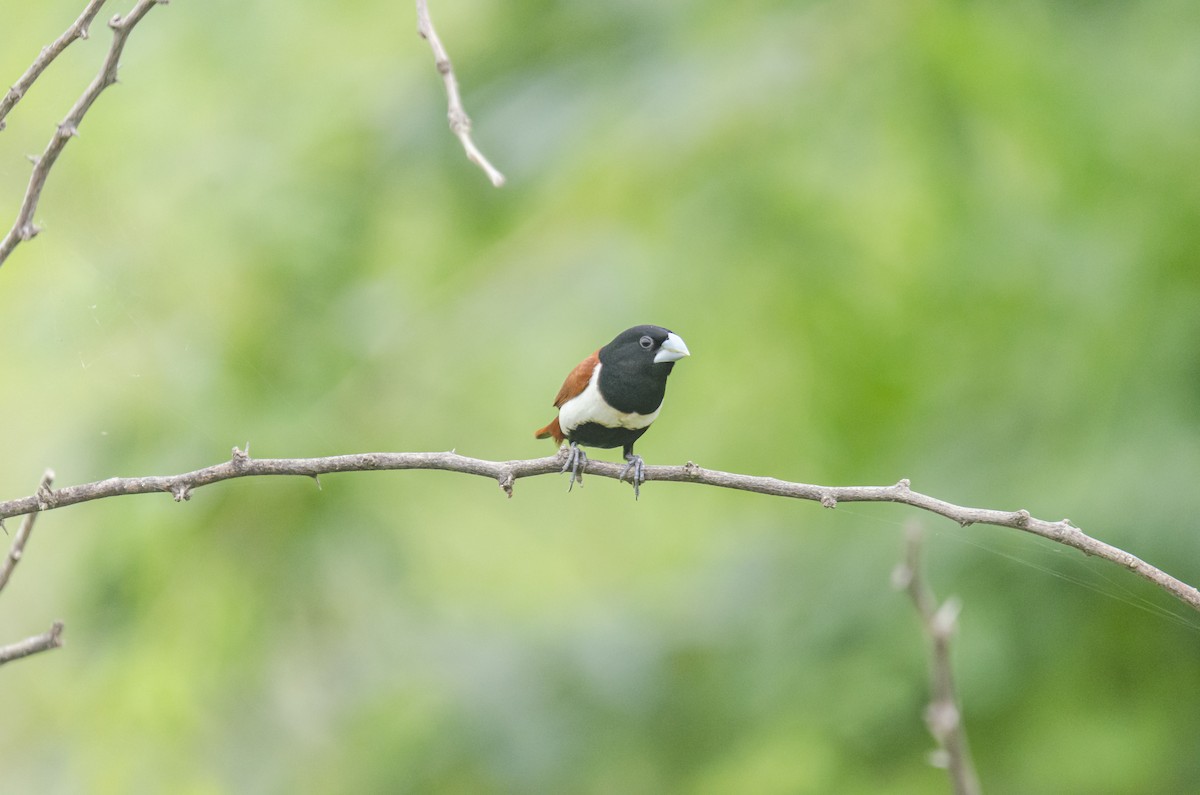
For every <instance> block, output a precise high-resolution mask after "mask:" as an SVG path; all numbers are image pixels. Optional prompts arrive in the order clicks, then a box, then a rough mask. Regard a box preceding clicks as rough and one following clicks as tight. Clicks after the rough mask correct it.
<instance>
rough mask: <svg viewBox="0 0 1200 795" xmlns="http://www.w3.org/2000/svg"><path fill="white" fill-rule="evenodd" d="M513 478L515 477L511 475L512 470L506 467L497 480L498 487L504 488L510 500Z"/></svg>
mask: <svg viewBox="0 0 1200 795" xmlns="http://www.w3.org/2000/svg"><path fill="white" fill-rule="evenodd" d="M515 480H516V478H515V477H513V471H512V470H511V469H508V470H505V471H504V473H503V474H502V475H501V476H500V477H499V479H498V481H497V482H498V483H499V484H500V488H502V489H504V493H505V494H507V495H508V498H509V499H510V500H511V499H512V495H513V481H515Z"/></svg>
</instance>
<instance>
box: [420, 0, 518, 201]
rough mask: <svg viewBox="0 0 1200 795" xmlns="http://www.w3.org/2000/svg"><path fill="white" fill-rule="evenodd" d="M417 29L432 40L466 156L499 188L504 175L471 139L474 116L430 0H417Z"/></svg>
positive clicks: (452, 121)
mask: <svg viewBox="0 0 1200 795" xmlns="http://www.w3.org/2000/svg"><path fill="white" fill-rule="evenodd" d="M417 33H419V34H420V35H421V38H423V39H425V40H426V41H428V42H429V46H430V48H431V49H432V50H433V60H434V64H435V65H436V66H437V70H438V74H440V75H441V76H442V82H444V83H445V84H446V97H447V99H448V100H449V103H450V107H449V110H448V112H447V113H446V117H447V118H448V119H449V121H450V130H451V131H452V132H453V133H454V134H455V135H456V136H458V140H459V142H460V143H462V147H463V151H464V152H466V153H467V159H468V160H470V161H471V162H472V163H474V164H475V165H477V166H479V167H480V168H481V169H483V173H485V174H487V177H488V179H490V180H491V181H492V184H493V185H495V186H496V187H497V188H499V187H500V186H501V185H503V184H504V175H503V174H501V173H500V172H499V171H498V170H497V169H496V167H495V166H493V165H492V164H491V163H490V162H489V161H488V159H487V158H486V157H484V156H483V152H480V151H479V147H477V146H476V145H475V142H474V141H473V140H471V117H470V116H468V115H467V111H466V108H464V107H463V102H462V96H461V95H460V94H459V93H458V78H456V77H455V76H454V66H453V65H451V63H450V55H449V53H447V52H446V48H445V47H443V46H442V40H441V39H440V38H438V35H437V31H436V30H434V27H433V20H432V19H430V17H429V0H417Z"/></svg>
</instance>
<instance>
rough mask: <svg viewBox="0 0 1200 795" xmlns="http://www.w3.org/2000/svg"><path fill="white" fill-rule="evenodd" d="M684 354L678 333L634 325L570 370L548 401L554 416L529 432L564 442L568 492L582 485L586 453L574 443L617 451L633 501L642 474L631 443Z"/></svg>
mask: <svg viewBox="0 0 1200 795" xmlns="http://www.w3.org/2000/svg"><path fill="white" fill-rule="evenodd" d="M690 355H691V354H690V352H689V351H688V348H687V345H685V344H684V342H683V340H682V339H681V338H680V337H679V335H678V334H675V333H674V332H672V331H668V330H667V329H665V328H662V327H661V326H634V327H633V328H631V329H626V330H625V331H622V332H621V333H620V334H618V335H617V336H616V338H615V339H613V341H612V342H610V343H608V344H607V345H605V346H604V347H603V348H601V349H600V350H598V351H596V352H595V353H593V354H592V355H591V356H589V357H587V358H586V359H584V360H583V362H581V363H580V365H579V366H578V367H576V368H575V369H574V370H572V371H571V374H570V375H568V376H567V380H566V381H564V382H563V385H562V389H560V390H558V397H556V398H554V406H555V408H557V409H558V416H557V417H555V418H554V419H553V420H551V421H550V424H549V425H547V426H546V427H545V428H539V429H538V430H536V431H534V436H536V437H537V438H538V439H549V438H550V437H553V438H554V441H555V442H556V443H558V444H562V442H563V440H564V439H565V440H566V441H568V442H569V443H570V453H569V455H568V456H567V462H566V463H565V464H563V468H562V471H563V472H567V471H568V470H569V471H570V473H571V480H570V483H568V485H567V490H568V491H570V490H571V488H573V487H574V486H575V483H576V482H577V481H578V482H579V483H580V484H582V483H583V476H582V475H581V474H580V470H581V469H582V468H583V466H584V464H586V463H587V455H586V454H585V453H584V452H583V450H581V449H580V447H579V446H580V445H586V446H588V447H604V448H609V447H621V448H623V452H624V455H625V460H626V462H628V463H626V465H625V468H624V469H623V470H621V474H620V477H621V479H624V478H625V476H626V475H628V474H630V473H632V478H631V480H632V482H633V497H634V499H637V497H638V493H639V489H640V487H641V485H642V483H643V482H645V480H646V476H645V474H644V472H643V463H642V457H641V456H640V455H636V454H635V453H634V452H633V443H634V442H636V441H637V440H638V439H640V438H641V436H642V434H643V433H645V432H646V431H647V429H649V427H650V423H652V422H654V420H655V418H656V417H658V412H659V410H660V409H661V408H662V402H663V395H665V394H666V391H667V376H669V375H670V374H671V370H672V369H673V368H674V367H675V362H677V361H679V360H680V359H682V358H683V357H684V356H690Z"/></svg>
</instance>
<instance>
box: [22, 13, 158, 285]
mask: <svg viewBox="0 0 1200 795" xmlns="http://www.w3.org/2000/svg"><path fill="white" fill-rule="evenodd" d="M166 2H167V0H138V2H137V5H135V6H134V7H133V9H132V10H131V11H130V12H129V13H128V14H126V15H125V16H124V17H122V16H120V15H117V16H114V17H113V18H112V19H111V20H109V22H108V26H109V27H110V28H112V32H113V38H112V45H111V46H110V47H109V50H108V55H107V56H105V58H104V63H103V65H102V66H101V67H100V71H99V72H98V73H97V74H96V77H95V78H93V79H92V82H91V84H90V85H89V86H88V87H87V88H86V89H85V90H84V92H83V94H82V95H81V96H80V97H79V99H78V100H76V101H75V104H74V105H73V106H72V107H71V110H70V111H69V112H68V113H67V116H66V118H64V119H63V120H62V121H61V122H60V123H59V125H58V128H57V129H56V130H55V131H54V135H52V136H51V137H50V142H49V143H48V144H46V149H45V151H43V152H42V154H41V157H39V158H37V160H35V161H34V166H33V174H31V175H30V177H29V187H28V188H26V189H25V198H24V200H23V201H22V202H21V209H20V210H19V211H18V213H17V220H16V222H15V223H14V224H13V226H12V229H10V230H9V232H8V234H7V235H5V236H4V239H3V240H0V265H3V264H4V261H5V260H6V259H8V255H9V254H11V253H12V252H13V249H15V248H16V247H17V246H18V245H19V244H21V243H23V242H25V241H26V240H31V239H33V238H34V237H35V236H36V235H37V233H38V232H39V231H40V230H39V229H38V227H37V226H35V225H34V223H33V214H34V213H35V212H36V211H37V206H38V201H39V200H40V199H41V196H42V189H43V188H45V186H46V179H47V178H48V177H49V176H50V169H51V168H53V167H54V163H55V161H57V160H58V156H59V155H61V154H62V152H63V149H65V148H66V146H67V141H69V140H71V139H72V138H73V137H75V136H76V135H78V134H79V125H80V123H82V121H83V117H84V116H85V115H86V114H87V112H88V109H89V108H91V107H92V103H94V102H95V101H96V99H97V97H99V96H100V92H102V91H103V90H104V89H106V88H108V87H109V86H111V85H112V84H113V83H115V82H117V69H118V67H119V66H120V62H121V52H122V51H123V50H124V49H125V42H126V41H127V40H128V39H129V34H130V33H132V32H133V29H134V27H136V26H137V24H138V23H139V22H141V21H142V18H143V17H145V16H146V14H148V13H149V12H150V9H152V8H154V6H156V5H159V4H166ZM97 10H98V9H97ZM64 46H65V45H64ZM43 68H44V67H43Z"/></svg>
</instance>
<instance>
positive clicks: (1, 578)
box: [0, 469, 54, 591]
mask: <svg viewBox="0 0 1200 795" xmlns="http://www.w3.org/2000/svg"><path fill="white" fill-rule="evenodd" d="M53 482H54V471H53V470H51V469H47V470H46V474H44V475H42V481H41V483H39V484H38V490H37V493H38V494H46V493H48V492H49V491H50V484H51V483H53ZM35 519H37V511H34V512H33V513H27V514H25V520H24V521H23V522H21V527H20V529H18V530H17V534H16V535H15V536H14V537H13V541H12V544H11V545H9V548H8V555H6V556H5V557H4V560H3V561H0V591H3V590H4V586H6V585H8V578H9V577H11V576H12V573H13V570H14V569H15V568H17V564H18V563H20V561H21V556H22V555H24V554H25V544H27V543H28V542H29V534H30V533H32V532H33V522H34V520H35Z"/></svg>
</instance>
